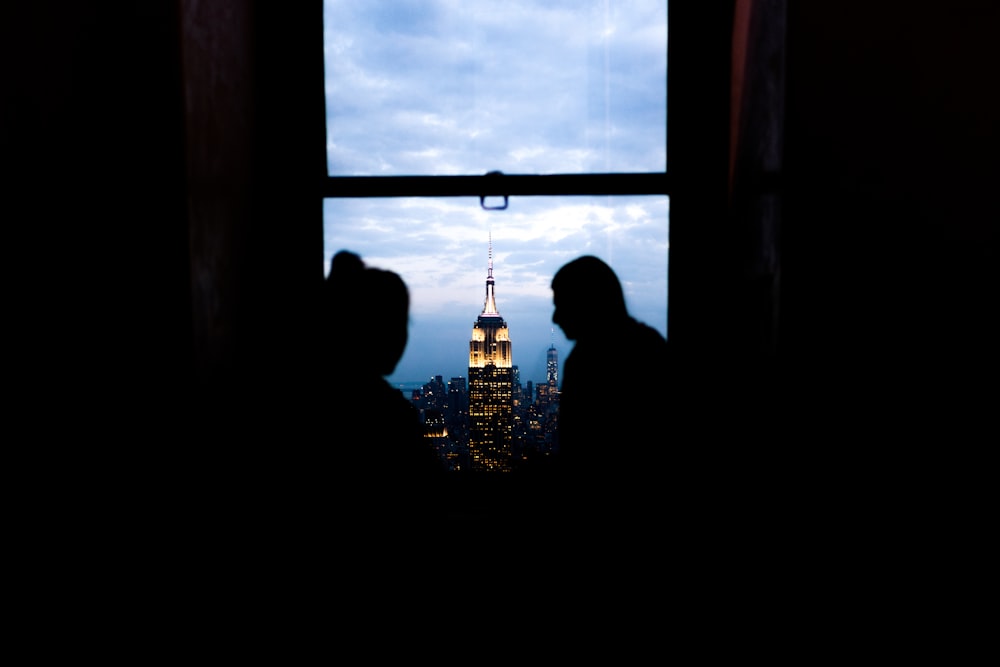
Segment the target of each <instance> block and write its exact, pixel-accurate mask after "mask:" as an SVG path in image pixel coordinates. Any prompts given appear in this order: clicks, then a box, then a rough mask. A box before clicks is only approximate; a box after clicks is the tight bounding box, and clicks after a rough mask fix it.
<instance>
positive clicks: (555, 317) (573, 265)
mask: <svg viewBox="0 0 1000 667" xmlns="http://www.w3.org/2000/svg"><path fill="white" fill-rule="evenodd" d="M552 303H553V305H554V306H555V310H554V311H553V312H552V321H553V322H554V323H555V324H558V325H559V327H560V328H561V329H562V330H563V334H564V335H565V336H566V338H568V339H569V340H576V339H577V338H579V337H580V335H581V334H584V335H585V334H586V333H587V332H588V331H593V330H599V329H600V328H602V327H603V326H605V325H607V324H611V323H616V322H618V321H619V320H622V319H624V318H627V317H628V310H627V309H626V307H625V294H624V293H623V292H622V285H621V283H620V282H619V281H618V276H617V275H615V272H614V271H613V270H612V269H611V267H610V266H608V265H607V264H605V263H604V262H603V261H602V260H600V259H598V258H597V257H594V256H593V255H584V256H582V257H578V258H576V259H574V260H573V261H571V262H569V263H568V264H565V265H564V266H563V267H562V268H561V269H559V270H558V271H557V272H556V275H555V277H553V278H552Z"/></svg>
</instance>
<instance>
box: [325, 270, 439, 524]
mask: <svg viewBox="0 0 1000 667" xmlns="http://www.w3.org/2000/svg"><path fill="white" fill-rule="evenodd" d="M409 306H410V298H409V291H408V289H407V287H406V284H405V283H404V282H403V279H402V278H400V276H399V275H398V274H396V273H394V272H392V271H387V270H383V269H377V268H373V267H368V266H365V264H364V262H363V261H362V260H361V258H360V257H359V256H358V255H357V254H355V253H352V252H349V251H345V250H342V251H340V252H338V253H337V254H336V255H334V257H333V260H332V262H331V266H330V273H329V275H328V277H327V280H326V285H325V294H324V304H323V307H324V323H325V328H324V332H325V333H324V339H323V341H322V344H321V347H320V351H321V354H322V355H323V358H324V360H323V364H324V381H325V382H326V383H327V387H326V389H327V391H326V392H324V394H323V398H324V403H325V404H324V405H322V406H320V417H321V418H322V420H323V424H324V426H325V427H326V428H327V429H328V434H329V435H327V436H318V437H320V438H321V439H322V440H324V441H325V443H329V446H332V447H334V448H335V449H334V452H333V461H332V463H333V469H334V470H333V471H332V479H331V482H333V483H334V484H337V485H340V486H339V487H338V488H339V489H340V490H344V489H348V488H349V489H353V490H354V491H355V492H356V493H352V494H350V497H351V498H353V499H354V500H355V501H356V505H355V506H354V507H346V508H344V509H345V510H346V511H347V512H348V513H350V514H352V516H353V518H355V519H357V518H359V517H360V518H363V519H365V520H369V519H386V520H388V521H393V520H396V519H401V518H402V519H406V518H411V517H416V516H420V515H423V516H427V513H428V512H433V510H434V509H435V508H434V506H433V503H434V499H435V497H436V496H435V494H436V493H437V491H438V490H439V488H440V483H441V482H440V480H441V476H442V475H445V474H446V472H445V469H444V466H443V464H442V463H441V460H440V459H439V457H438V455H437V453H436V452H435V451H434V449H433V447H432V446H431V445H430V444H429V441H428V440H427V439H425V438H424V435H423V434H424V428H423V424H422V423H421V421H420V415H419V413H418V411H417V409H416V408H415V407H414V406H413V405H412V404H411V403H410V401H408V400H407V399H406V397H404V396H403V394H402V393H401V392H400V391H399V390H398V389H396V388H394V387H392V386H391V385H390V384H389V383H388V382H387V381H386V380H385V376H386V375H390V374H391V373H393V372H394V371H395V369H396V364H397V363H398V362H399V360H400V358H401V357H402V355H403V351H404V350H405V348H406V343H407V339H408V326H409Z"/></svg>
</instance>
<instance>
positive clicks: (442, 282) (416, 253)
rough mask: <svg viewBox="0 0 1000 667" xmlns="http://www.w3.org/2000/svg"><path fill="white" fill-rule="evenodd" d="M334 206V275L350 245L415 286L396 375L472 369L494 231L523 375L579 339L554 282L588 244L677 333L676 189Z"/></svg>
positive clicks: (644, 310)
mask: <svg viewBox="0 0 1000 667" xmlns="http://www.w3.org/2000/svg"><path fill="white" fill-rule="evenodd" d="M324 206H325V210H324V227H325V232H324V237H325V238H324V249H323V261H324V275H325V274H326V273H328V272H329V265H330V258H331V257H332V255H333V254H334V253H335V252H337V251H338V250H341V249H346V250H351V251H353V252H356V253H358V254H360V255H361V257H362V258H363V259H364V260H365V262H366V263H367V264H369V265H370V266H375V267H378V268H383V269H390V270H393V271H395V272H397V273H399V274H400V275H401V276H402V277H403V279H404V280H405V281H406V283H407V285H408V286H409V288H410V296H411V309H410V329H409V332H410V339H409V344H408V345H407V348H406V352H405V354H404V355H403V358H402V360H401V361H400V363H399V365H398V366H397V368H396V372H395V373H394V374H393V375H392V376H390V377H389V378H388V379H389V381H390V382H392V383H393V384H397V385H402V384H406V385H407V386H412V385H410V383H416V385H417V386H419V385H420V384H422V383H424V382H426V381H427V380H428V379H429V378H431V377H433V376H435V375H441V376H442V377H443V378H444V379H445V380H446V381H447V380H448V379H450V378H452V377H467V376H468V362H469V340H470V338H471V335H472V325H473V323H474V322H475V321H476V319H477V318H478V317H479V314H480V313H481V312H482V310H483V305H484V301H485V297H486V277H487V271H488V263H489V251H490V242H491V239H492V252H493V255H492V256H493V277H494V280H495V295H496V305H497V310H498V311H499V313H500V315H501V316H502V317H503V318H504V320H506V322H507V326H508V327H509V330H510V337H511V346H512V348H511V351H512V356H513V363H514V364H515V365H517V366H518V368H519V369H520V374H521V381H522V383H526V382H527V381H529V380H530V381H533V382H544V381H545V379H546V373H545V362H546V350H547V349H548V348H549V346H550V345H552V344H554V345H555V347H556V349H557V351H558V354H559V360H560V372H561V364H562V360H563V359H564V358H565V356H566V355H567V354H568V353H569V351H570V349H571V347H572V344H571V343H570V342H568V341H567V340H566V339H565V338H564V337H563V335H562V331H561V330H559V328H558V327H557V326H555V325H553V324H552V292H551V290H550V288H549V283H550V282H551V280H552V276H553V275H555V272H556V271H557V270H558V269H559V267H561V266H562V265H563V264H565V263H566V262H568V261H570V260H571V259H574V258H576V257H578V256H580V255H584V254H591V255H597V256H598V257H600V258H601V259H603V260H604V261H606V262H607V263H608V264H610V265H611V267H612V268H613V269H614V270H615V271H616V273H617V274H618V277H619V278H620V279H621V281H622V286H623V287H624V289H625V298H626V303H627V305H628V307H629V310H630V312H631V314H632V315H633V316H635V317H636V318H638V319H640V320H642V321H644V322H646V323H647V324H649V325H650V326H652V327H654V328H656V329H658V330H659V331H660V333H662V334H663V335H664V336H666V335H667V257H668V250H669V249H668V227H669V198H668V197H666V196H636V197H582V196H574V197H515V198H512V199H511V202H510V207H509V208H508V209H507V210H506V211H503V212H496V211H484V210H483V209H481V208H480V207H479V201H478V200H476V199H473V200H471V201H470V200H469V199H467V198H440V199H438V198H400V199H378V198H376V199H327V200H326V201H325V204H324ZM623 361H624V362H627V360H623Z"/></svg>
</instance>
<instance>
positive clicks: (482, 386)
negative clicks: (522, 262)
mask: <svg viewBox="0 0 1000 667" xmlns="http://www.w3.org/2000/svg"><path fill="white" fill-rule="evenodd" d="M493 286H494V281H493V237H492V234H491V235H490V245H489V271H488V273H487V276H486V302H485V303H484V304H483V312H482V313H481V314H480V315H479V318H478V319H477V320H476V323H475V324H473V326H472V340H471V341H470V342H469V454H470V455H471V458H472V469H473V470H488V471H499V472H508V471H509V470H510V469H511V454H512V450H511V445H512V440H513V437H512V436H513V410H514V396H513V391H514V368H513V363H512V362H511V351H510V334H509V332H508V331H507V323H506V322H504V320H503V318H502V317H500V313H499V312H498V311H497V304H496V298H495V296H494V294H493Z"/></svg>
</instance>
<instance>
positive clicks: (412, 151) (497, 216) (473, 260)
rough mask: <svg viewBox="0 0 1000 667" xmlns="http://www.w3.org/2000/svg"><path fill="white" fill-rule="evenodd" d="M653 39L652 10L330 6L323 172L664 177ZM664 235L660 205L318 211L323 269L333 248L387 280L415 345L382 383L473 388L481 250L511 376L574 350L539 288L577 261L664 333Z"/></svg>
mask: <svg viewBox="0 0 1000 667" xmlns="http://www.w3.org/2000/svg"><path fill="white" fill-rule="evenodd" d="M666 40H667V19H666V2H665V0H652V1H634V2H632V1H625V0H566V1H564V2H562V1H554V0H537V1H535V2H529V1H527V0H512V1H504V0H492V1H489V2H486V1H479V0H439V1H435V0H424V1H417V0H388V1H385V2H381V1H375V0H367V1H365V2H360V1H357V0H349V1H334V0H326V3H325V44H326V96H327V155H328V164H329V172H330V174H331V175H376V176H378V175H381V176H387V175H421V174H423V175H480V174H485V173H486V172H488V171H493V170H500V171H503V172H504V173H507V174H552V173H585V172H660V171H663V170H664V169H665V167H666V148H665V146H666ZM487 203H500V201H499V200H496V201H492V202H491V201H488V202H487ZM668 221H669V200H668V198H667V197H663V196H633V197H606V196H604V197H589V196H572V197H539V196H532V197H516V196H515V197H511V198H510V201H509V205H508V208H507V209H506V210H504V211H486V210H483V209H482V208H481V207H480V202H479V199H478V198H474V197H452V198H402V199H390V198H371V199H328V200H326V204H325V215H324V238H325V243H324V251H323V262H324V271H325V270H327V269H328V268H329V260H330V257H331V256H332V255H333V254H334V253H335V252H336V251H337V250H340V249H342V248H346V249H348V250H352V251H354V252H357V253H359V254H360V255H361V256H362V257H363V258H364V260H365V261H366V263H368V264H369V265H372V266H377V267H379V268H386V269H391V270H393V271H396V272H397V273H399V274H400V275H401V276H402V277H403V279H404V280H405V281H406V283H407V285H408V286H409V288H410V292H411V297H412V304H411V312H410V342H409V345H408V346H407V350H406V353H405V354H404V356H403V359H402V360H401V361H400V363H399V366H398V367H397V369H396V372H395V373H394V374H393V375H392V376H390V377H389V378H388V379H389V380H390V382H393V383H396V384H401V383H410V382H425V381H427V379H429V378H430V377H432V376H434V375H442V376H444V379H445V381H447V380H449V379H450V378H451V377H455V376H463V377H467V376H468V348H469V339H470V337H471V333H472V325H473V323H474V322H475V320H476V318H477V317H478V315H479V313H480V312H481V311H482V309H483V302H484V299H485V296H486V275H487V267H488V251H489V244H490V240H491V239H492V246H493V275H494V278H495V280H496V300H497V308H498V310H499V311H500V314H501V315H502V316H503V318H504V319H505V320H506V322H507V325H508V327H509V329H510V336H511V341H512V352H513V356H514V363H515V364H516V365H517V366H518V367H519V368H520V370H521V380H522V382H526V381H528V380H532V381H535V382H538V381H544V379H545V351H546V349H547V348H548V347H549V345H550V344H555V346H556V348H557V349H558V350H559V357H560V361H562V360H563V359H565V356H566V355H567V354H568V353H569V351H570V350H571V349H572V342H570V341H567V340H566V339H565V338H564V337H563V336H562V332H561V331H560V330H559V328H558V327H555V326H554V325H553V324H552V322H551V316H552V293H551V290H550V289H549V282H550V281H551V279H552V275H553V274H554V273H555V272H556V270H558V268H559V267H560V266H562V265H563V264H564V263H566V262H567V261H569V260H571V259H573V258H574V257H577V256H579V255H582V254H593V255H597V256H598V257H601V258H602V259H604V260H605V261H606V262H608V263H609V264H610V265H611V266H612V267H613V268H614V269H615V271H616V272H617V273H618V275H619V277H620V278H621V280H622V283H623V285H624V287H625V293H626V300H627V302H628V305H629V309H630V311H631V312H632V314H633V315H634V316H635V317H637V318H638V319H641V320H643V321H645V322H647V323H648V324H649V325H650V326H653V327H655V328H657V329H659V330H660V331H661V333H663V334H664V335H666V326H667V254H668V240H667V237H668V224H669V222H668ZM560 370H561V369H560Z"/></svg>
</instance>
